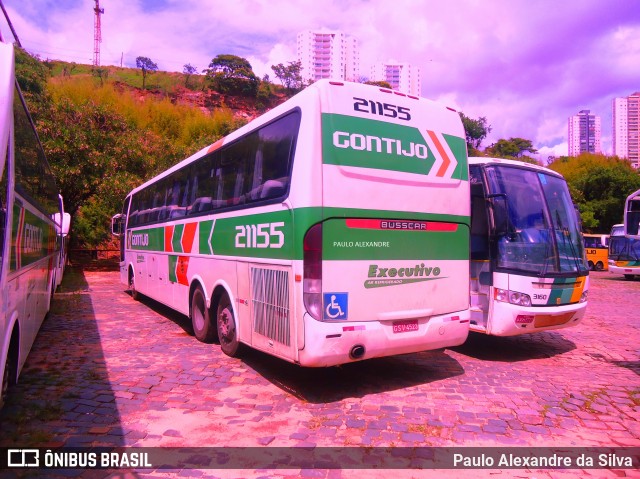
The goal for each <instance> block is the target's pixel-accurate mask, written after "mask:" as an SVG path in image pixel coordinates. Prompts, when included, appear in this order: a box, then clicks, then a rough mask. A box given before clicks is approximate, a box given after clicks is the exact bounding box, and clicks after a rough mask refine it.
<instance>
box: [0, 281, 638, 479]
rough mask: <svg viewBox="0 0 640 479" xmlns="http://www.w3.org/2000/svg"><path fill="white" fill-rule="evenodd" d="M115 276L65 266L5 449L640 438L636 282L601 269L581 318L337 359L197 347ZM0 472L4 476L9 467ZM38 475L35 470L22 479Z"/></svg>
mask: <svg viewBox="0 0 640 479" xmlns="http://www.w3.org/2000/svg"><path fill="white" fill-rule="evenodd" d="M124 289H125V288H124V286H123V285H121V284H120V283H119V282H118V274H117V273H116V272H95V271H94V272H91V271H82V270H80V269H70V270H68V272H67V274H66V276H65V281H64V283H63V285H62V289H61V291H60V292H58V293H57V294H56V296H55V303H54V305H53V308H52V311H51V313H50V315H49V317H48V318H47V319H46V321H45V322H44V324H43V327H42V329H41V332H40V334H39V336H38V338H37V341H36V343H35V345H34V348H33V350H32V352H31V355H30V357H29V359H28V361H27V364H26V365H25V368H24V370H23V372H22V375H21V378H20V383H19V384H18V385H17V386H16V387H14V388H13V389H12V391H11V397H10V399H9V401H8V404H7V405H6V406H5V408H4V409H3V410H2V411H1V412H0V446H5V447H29V446H40V447H60V446H166V447H169V446H217V447H221V446H256V447H263V446H269V447H277V446H287V447H288V446H298V447H307V448H310V447H312V446H327V447H345V446H364V447H376V446H379V447H390V446H396V447H419V446H447V447H454V446H497V447H499V448H504V450H505V451H508V448H510V447H517V446H552V447H568V446H636V447H637V446H640V414H639V411H638V406H639V405H640V381H639V380H638V379H639V375H640V357H639V356H640V355H639V349H638V348H639V342H638V339H639V338H640V319H639V317H640V315H639V313H638V309H640V281H625V280H624V279H623V278H622V277H621V276H620V277H618V276H615V275H612V274H610V273H606V272H603V273H595V274H593V275H592V278H591V291H590V296H589V306H588V310H587V316H586V318H585V319H584V321H583V322H582V324H581V325H579V326H577V327H575V328H569V329H566V330H561V331H558V332H547V333H539V334H536V335H527V336H522V337H515V338H492V337H485V336H479V335H471V336H470V338H469V340H468V342H467V343H465V344H464V345H462V346H460V347H457V348H453V349H446V350H444V351H439V352H425V353H419V354H410V355H404V356H399V357H392V358H385V359H375V360H369V361H364V362H360V363H354V364H349V365H345V366H342V367H336V368H327V369H303V368H300V367H297V366H295V365H291V364H288V363H286V362H283V361H281V360H278V359H275V358H271V357H269V356H266V355H264V354H261V353H258V352H251V351H249V352H247V353H246V354H245V355H244V356H243V357H242V358H240V359H232V358H229V357H227V356H225V355H224V354H223V353H222V352H221V351H220V350H219V347H218V346H216V345H206V344H202V343H199V342H198V341H196V340H195V338H194V337H193V336H192V334H191V331H190V326H189V321H188V319H187V318H186V317H183V316H180V315H177V314H175V313H173V312H171V311H170V310H168V309H166V308H164V307H162V306H161V305H159V304H158V303H155V302H153V301H150V300H143V301H142V302H135V301H134V300H133V299H132V298H131V297H130V296H129V295H128V294H126V293H125V291H124ZM10 474H11V472H5V473H4V474H3V473H2V472H0V477H5V476H6V477H13V476H11V475H10ZM61 474H63V475H64V476H65V477H74V476H79V475H82V477H104V476H106V475H109V476H110V477H121V478H135V477H145V478H156V477H158V478H160V477H224V478H241V477H265V478H267V477H277V478H289V477H291V478H293V477H311V478H315V477H318V478H330V479H334V478H335V479H337V478H347V477H380V478H388V477H389V475H394V476H396V477H398V478H405V477H406V478H422V477H442V476H446V477H452V478H455V477H461V478H466V477H470V478H471V477H473V478H477V477H495V478H507V477H509V478H510V477H518V478H537V479H540V478H553V477H562V478H564V477H572V478H573V477H590V478H599V477H605V478H609V477H640V473H639V472H638V470H629V469H627V470H607V469H585V470H576V469H570V470H562V471H553V470H533V471H532V470H526V469H523V470H499V469H492V470H447V471H433V470H417V469H406V470H404V469H402V470H384V471H379V470H373V469H360V470H351V469H344V470H340V469H302V470H300V469H298V470H295V469H276V470H234V469H227V470H221V469H218V470H211V469H209V470H207V469H202V470H197V469H184V470H161V469H158V470H153V469H147V470H137V471H136V470H120V471H95V470H94V471H79V470H75V471H73V470H69V471H63V472H62V473H61ZM25 476H27V477H41V476H42V471H39V472H33V473H31V474H26V475H25Z"/></svg>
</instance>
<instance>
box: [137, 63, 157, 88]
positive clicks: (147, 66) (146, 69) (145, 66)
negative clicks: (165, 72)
mask: <svg viewBox="0 0 640 479" xmlns="http://www.w3.org/2000/svg"><path fill="white" fill-rule="evenodd" d="M136 67H137V68H140V69H141V70H142V89H143V90H144V88H145V83H146V80H147V74H151V73H153V72H155V71H158V65H156V64H155V63H153V62H152V61H151V60H150V59H149V58H147V57H137V58H136Z"/></svg>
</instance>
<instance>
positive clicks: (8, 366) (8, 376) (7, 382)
mask: <svg viewBox="0 0 640 479" xmlns="http://www.w3.org/2000/svg"><path fill="white" fill-rule="evenodd" d="M17 339H18V338H17V336H16V334H15V330H14V334H13V335H12V336H11V342H10V343H9V344H10V345H9V351H8V353H7V358H6V361H5V362H4V371H3V372H2V390H1V391H0V409H1V408H2V406H4V405H5V404H6V402H7V398H8V397H9V387H10V386H11V385H13V384H15V383H16V378H17V365H18V357H17V347H18V340H17Z"/></svg>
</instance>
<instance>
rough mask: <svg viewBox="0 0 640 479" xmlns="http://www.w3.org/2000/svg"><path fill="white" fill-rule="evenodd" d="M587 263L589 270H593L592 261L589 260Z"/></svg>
mask: <svg viewBox="0 0 640 479" xmlns="http://www.w3.org/2000/svg"><path fill="white" fill-rule="evenodd" d="M588 264H589V271H593V261H591V260H589V261H588Z"/></svg>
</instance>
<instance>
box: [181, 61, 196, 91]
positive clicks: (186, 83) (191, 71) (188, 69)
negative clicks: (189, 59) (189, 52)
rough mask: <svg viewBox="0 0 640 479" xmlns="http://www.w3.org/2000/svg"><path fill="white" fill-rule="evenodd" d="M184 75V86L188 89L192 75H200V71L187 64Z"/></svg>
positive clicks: (183, 70) (183, 71)
mask: <svg viewBox="0 0 640 479" xmlns="http://www.w3.org/2000/svg"><path fill="white" fill-rule="evenodd" d="M182 73H184V74H185V78H184V86H185V87H188V86H189V77H191V75H197V74H198V69H197V68H196V67H194V66H193V65H192V64H191V63H186V64H185V65H184V67H183V69H182Z"/></svg>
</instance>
